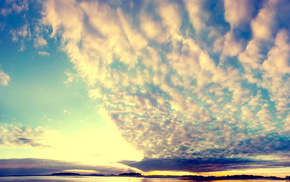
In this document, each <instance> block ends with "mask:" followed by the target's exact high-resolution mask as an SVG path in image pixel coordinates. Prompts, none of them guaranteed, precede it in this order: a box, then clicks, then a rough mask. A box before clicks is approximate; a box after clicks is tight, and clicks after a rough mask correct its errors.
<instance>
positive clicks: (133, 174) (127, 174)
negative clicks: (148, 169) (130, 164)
mask: <svg viewBox="0 0 290 182" xmlns="http://www.w3.org/2000/svg"><path fill="white" fill-rule="evenodd" d="M119 176H142V174H141V173H121V174H119Z"/></svg>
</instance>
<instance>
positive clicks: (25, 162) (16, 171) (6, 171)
mask: <svg viewBox="0 0 290 182" xmlns="http://www.w3.org/2000/svg"><path fill="white" fill-rule="evenodd" d="M70 170H74V171H78V170H79V171H84V170H88V171H91V172H93V171H94V173H101V174H120V173H123V172H134V171H138V170H136V169H134V168H130V167H128V166H125V165H113V164H112V165H111V166H92V165H84V164H81V163H74V162H66V161H61V160H50V159H37V158H24V159H0V176H6V175H44V174H45V175H48V174H51V173H54V172H64V171H70Z"/></svg>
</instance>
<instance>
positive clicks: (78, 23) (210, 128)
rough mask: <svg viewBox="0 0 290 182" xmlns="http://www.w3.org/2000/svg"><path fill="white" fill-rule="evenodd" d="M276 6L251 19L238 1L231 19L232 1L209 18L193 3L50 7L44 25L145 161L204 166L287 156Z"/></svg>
mask: <svg viewBox="0 0 290 182" xmlns="http://www.w3.org/2000/svg"><path fill="white" fill-rule="evenodd" d="M275 2H276V1H265V2H262V4H261V6H259V7H261V8H260V9H254V10H252V9H247V7H248V6H251V5H250V3H252V2H250V1H243V2H242V4H241V9H240V10H238V13H237V14H234V11H232V10H231V9H230V8H231V7H234V9H237V7H238V4H237V2H229V1H226V2H225V4H224V5H225V9H223V8H221V7H220V6H218V4H213V5H214V12H215V13H209V12H211V11H210V10H211V9H210V8H211V6H210V4H208V2H206V3H201V2H199V1H185V2H184V3H176V2H175V1H173V2H167V1H162V2H160V3H159V2H155V1H154V2H153V1H150V2H147V1H146V2H143V1H140V2H139V3H140V5H142V6H140V11H137V12H132V10H131V9H132V8H131V6H130V5H129V4H123V6H118V5H116V6H112V4H106V2H100V3H98V2H92V1H81V2H80V1H69V2H60V1H54V0H48V1H47V2H46V3H45V5H44V7H45V10H44V14H43V15H44V17H43V18H44V19H43V22H44V23H45V25H49V26H50V27H51V28H52V30H51V36H52V37H55V38H60V39H61V42H62V44H61V49H62V50H63V51H64V52H65V53H66V54H67V56H68V57H69V58H70V61H71V62H72V63H73V64H74V65H75V69H76V71H77V76H79V77H80V78H82V79H83V80H84V81H85V82H86V83H87V84H88V88H89V96H90V97H91V98H92V99H95V100H96V104H100V106H101V107H102V108H103V109H105V110H106V111H107V112H108V115H109V116H110V117H111V118H112V120H113V121H114V122H115V124H116V126H117V127H118V129H119V130H120V131H121V133H122V135H123V137H124V138H125V139H126V140H127V141H128V142H130V143H131V144H132V145H133V146H134V147H136V148H137V149H139V150H142V151H143V152H144V154H145V157H146V160H147V159H148V160H152V161H155V160H156V161H158V160H159V159H160V160H162V161H163V160H164V161H166V160H167V159H168V160H169V161H170V160H171V159H178V160H180V161H182V162H181V164H184V163H186V164H188V163H191V162H194V161H195V160H201V161H205V162H204V163H207V162H208V163H209V164H210V165H211V163H210V161H215V159H216V160H217V161H219V159H223V160H225V161H226V160H227V159H228V160H230V159H236V158H238V159H245V160H246V159H248V158H251V159H252V158H254V157H255V156H258V155H260V154H263V155H266V156H271V155H278V156H285V155H288V151H287V149H288V147H286V146H287V145H288V144H289V141H288V139H287V138H288V137H289V134H288V133H287V131H289V116H288V115H287V114H288V113H289V107H288V105H289V102H288V101H289V92H288V90H289V86H290V85H289V72H288V67H289V65H288V62H289V59H288V57H289V55H288V53H289V50H288V47H289V43H288V40H287V39H286V38H287V32H288V29H287V28H285V27H284V28H283V29H282V28H280V27H283V26H284V25H278V24H279V22H277V23H276V24H275V23H274V22H275V21H276V18H277V17H280V16H281V15H280V14H279V13H280V12H279V11H277V8H276V7H278V6H280V5H281V4H279V2H277V3H275ZM55 7H57V8H55ZM183 10H184V11H186V12H185V13H182V11H183ZM69 12H76V13H74V14H73V15H71V14H70V13H69ZM255 12H256V14H255ZM69 15H71V16H69ZM217 15H219V16H217ZM255 15H256V16H255ZM213 20H216V22H215V24H213V25H212V26H211V25H210V24H209V23H210V22H211V21H213ZM226 21H227V22H228V23H227V22H226ZM281 22H282V23H283V21H281ZM229 24H230V26H229ZM148 27H156V28H155V29H154V30H149V29H148ZM261 31H262V32H261ZM277 32H278V33H277ZM244 34H246V35H244ZM248 34H250V35H248ZM278 70H280V71H278ZM278 72H279V73H278ZM68 76H69V75H68ZM287 89H288V90H287ZM282 125H283V126H285V129H283V128H282V127H281V126H282ZM183 160H184V161H183ZM253 160H254V159H253ZM254 161H255V160H254ZM187 162H188V163H187ZM219 162H222V160H220V161H219ZM274 162H275V163H277V161H274ZM152 164H154V162H153V163H152ZM142 165H143V164H142ZM146 165H147V164H146ZM190 165H193V164H190ZM157 166H159V165H157ZM237 166H238V167H237V168H239V167H243V165H240V163H239V164H238V165H237ZM140 167H142V166H141V165H140ZM159 167H160V166H159ZM161 167H162V166H161ZM165 167H166V166H165ZM198 167H199V168H202V166H198ZM246 167H247V166H246ZM249 167H251V166H249ZM148 169H149V167H148ZM190 169H192V170H194V169H193V168H190ZM172 170H174V167H173V165H172ZM175 170H180V169H179V168H178V167H176V168H175ZM182 170H183V168H182ZM200 170H202V169H200ZM206 170H208V171H209V170H216V169H215V168H214V166H213V165H212V166H210V167H208V168H207V167H206V166H204V171H206Z"/></svg>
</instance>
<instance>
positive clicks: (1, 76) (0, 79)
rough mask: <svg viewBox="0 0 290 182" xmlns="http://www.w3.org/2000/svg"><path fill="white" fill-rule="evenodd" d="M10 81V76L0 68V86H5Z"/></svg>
mask: <svg viewBox="0 0 290 182" xmlns="http://www.w3.org/2000/svg"><path fill="white" fill-rule="evenodd" d="M9 81H10V76H9V75H7V74H6V73H4V72H3V71H2V70H0V84H1V86H7V85H8V82H9Z"/></svg>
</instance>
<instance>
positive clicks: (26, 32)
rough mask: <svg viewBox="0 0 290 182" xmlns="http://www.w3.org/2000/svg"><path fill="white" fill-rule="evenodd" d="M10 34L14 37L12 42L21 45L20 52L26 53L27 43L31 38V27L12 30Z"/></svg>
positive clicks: (26, 26)
mask: <svg viewBox="0 0 290 182" xmlns="http://www.w3.org/2000/svg"><path fill="white" fill-rule="evenodd" d="M10 33H11V35H12V41H13V42H15V43H18V42H19V43H20V48H19V51H24V49H25V42H26V41H27V40H29V39H30V38H31V32H30V27H29V25H28V24H25V25H23V26H22V27H21V28H18V29H16V30H15V29H11V30H10Z"/></svg>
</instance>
